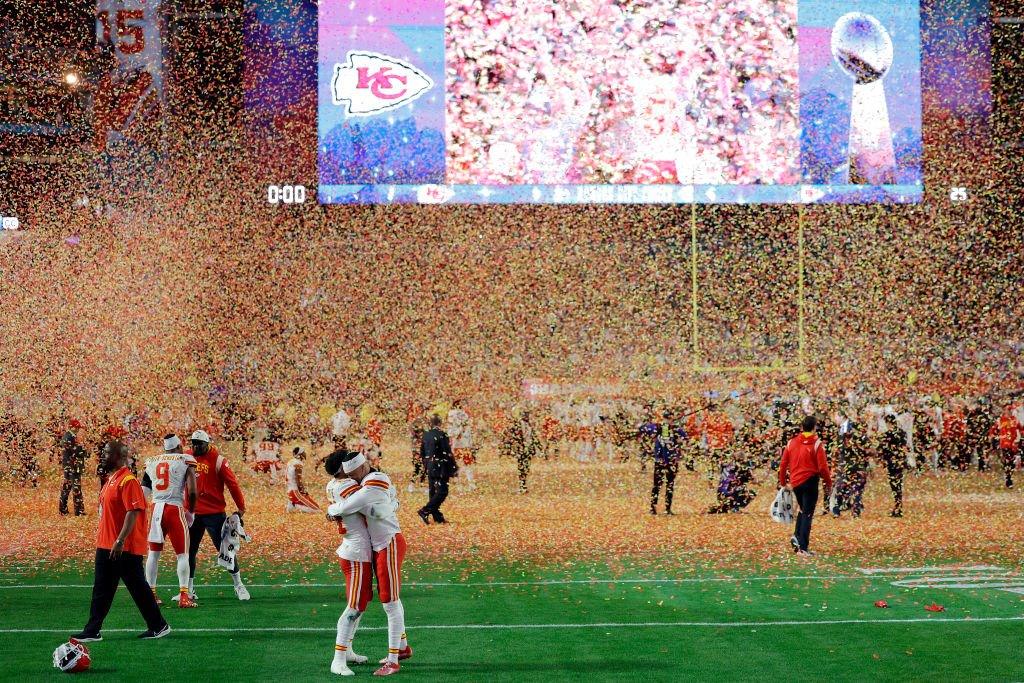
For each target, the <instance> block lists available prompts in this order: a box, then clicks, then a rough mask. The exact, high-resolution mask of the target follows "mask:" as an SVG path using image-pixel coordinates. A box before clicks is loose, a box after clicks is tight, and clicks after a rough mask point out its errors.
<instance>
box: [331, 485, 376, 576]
mask: <svg viewBox="0 0 1024 683" xmlns="http://www.w3.org/2000/svg"><path fill="white" fill-rule="evenodd" d="M358 491H359V484H358V483H356V481H355V480H354V479H331V480H330V481H329V482H327V500H329V501H331V504H332V505H333V504H340V503H343V502H345V500H347V499H348V498H350V497H351V496H352V495H353V494H354V493H356V492H358ZM342 523H343V524H344V525H345V538H344V539H343V540H342V542H341V545H339V546H338V550H337V553H338V557H340V558H341V559H343V560H348V561H350V562H369V561H370V559H371V553H370V532H369V530H368V528H367V526H366V518H365V517H363V515H362V514H360V513H359V512H351V513H348V514H344V515H342Z"/></svg>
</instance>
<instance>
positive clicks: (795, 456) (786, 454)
mask: <svg viewBox="0 0 1024 683" xmlns="http://www.w3.org/2000/svg"><path fill="white" fill-rule="evenodd" d="M787 470H789V483H790V485H791V486H793V487H794V488H795V487H797V486H799V485H800V484H802V483H804V482H805V481H807V480H808V479H810V478H811V477H813V476H814V475H816V474H817V475H820V476H821V478H822V480H823V481H824V482H825V487H826V488H831V487H832V473H831V472H829V470H828V461H827V460H826V459H825V447H824V446H823V445H822V444H821V440H820V439H819V438H818V435H817V434H815V433H814V432H803V433H801V434H797V435H796V436H794V437H793V438H792V439H790V440H789V443H788V444H786V448H785V450H783V451H782V463H781V464H780V465H779V486H785V485H786V471H787Z"/></svg>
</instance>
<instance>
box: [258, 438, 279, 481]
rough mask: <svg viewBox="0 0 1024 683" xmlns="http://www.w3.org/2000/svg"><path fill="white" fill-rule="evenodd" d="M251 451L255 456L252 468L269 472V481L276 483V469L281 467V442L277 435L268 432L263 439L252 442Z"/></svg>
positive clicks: (261, 471)
mask: <svg viewBox="0 0 1024 683" xmlns="http://www.w3.org/2000/svg"><path fill="white" fill-rule="evenodd" d="M252 452H253V455H254V456H255V458H256V462H255V463H253V466H252V469H253V470H254V471H256V472H260V473H264V474H266V473H269V474H270V483H271V484H276V483H277V471H278V470H279V469H281V443H280V441H279V440H278V438H277V436H276V435H274V434H268V435H267V437H266V438H265V439H262V440H260V441H255V442H253V445H252Z"/></svg>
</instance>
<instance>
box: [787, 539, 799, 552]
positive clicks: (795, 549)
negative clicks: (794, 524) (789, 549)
mask: <svg viewBox="0 0 1024 683" xmlns="http://www.w3.org/2000/svg"><path fill="white" fill-rule="evenodd" d="M789 544H790V545H791V546H793V552H794V553H796V552H800V541H798V540H796V536H790V537H789Z"/></svg>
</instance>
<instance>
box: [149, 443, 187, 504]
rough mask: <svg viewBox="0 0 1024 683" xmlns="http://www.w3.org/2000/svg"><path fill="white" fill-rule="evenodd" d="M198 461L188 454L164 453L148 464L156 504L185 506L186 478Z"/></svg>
mask: <svg viewBox="0 0 1024 683" xmlns="http://www.w3.org/2000/svg"><path fill="white" fill-rule="evenodd" d="M195 466H196V459H195V458H193V457H192V456H191V455H189V454H187V453H163V454H161V455H158V456H156V457H153V458H150V459H149V460H148V461H147V462H146V474H148V475H149V481H150V482H151V485H152V487H153V502H154V503H170V504H171V505H177V506H178V507H184V505H185V478H186V475H187V474H188V468H189V467H195Z"/></svg>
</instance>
